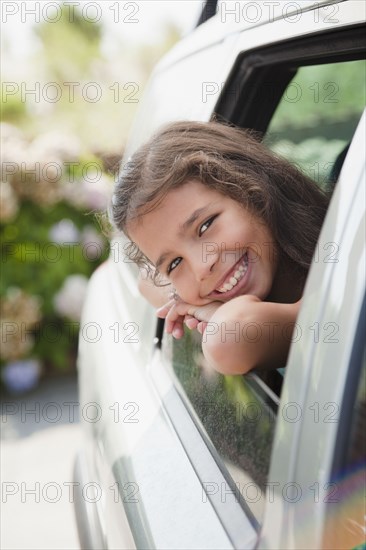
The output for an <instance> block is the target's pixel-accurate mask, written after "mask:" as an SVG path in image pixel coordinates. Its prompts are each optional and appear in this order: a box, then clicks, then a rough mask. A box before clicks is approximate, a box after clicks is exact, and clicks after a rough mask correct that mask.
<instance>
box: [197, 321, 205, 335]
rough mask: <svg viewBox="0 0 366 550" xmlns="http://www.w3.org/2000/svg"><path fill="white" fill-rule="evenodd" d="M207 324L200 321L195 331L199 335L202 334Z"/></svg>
mask: <svg viewBox="0 0 366 550" xmlns="http://www.w3.org/2000/svg"><path fill="white" fill-rule="evenodd" d="M206 327H207V323H206V321H200V322H199V323H198V325H197V330H198V332H199V333H200V334H203V333H204V332H205V330H206Z"/></svg>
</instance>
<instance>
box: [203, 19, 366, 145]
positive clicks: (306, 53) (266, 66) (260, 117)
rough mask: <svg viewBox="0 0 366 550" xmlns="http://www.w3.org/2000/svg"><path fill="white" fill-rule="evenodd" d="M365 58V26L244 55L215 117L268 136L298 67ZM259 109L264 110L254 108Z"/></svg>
mask: <svg viewBox="0 0 366 550" xmlns="http://www.w3.org/2000/svg"><path fill="white" fill-rule="evenodd" d="M326 38H327V40H325V39H326ZM365 54H366V33H365V25H364V24H362V25H351V26H349V27H346V28H344V29H337V30H334V31H327V32H322V33H316V34H310V35H307V36H305V37H301V38H297V39H291V40H284V41H282V42H277V43H276V44H273V45H270V46H265V47H262V48H256V49H254V50H250V51H246V52H243V53H242V54H239V56H238V57H237V59H236V61H235V63H234V65H233V68H232V70H231V72H230V74H229V77H228V80H227V82H226V83H225V86H224V87H223V89H222V92H221V94H220V97H219V99H218V101H217V103H216V106H215V109H214V113H213V117H214V118H216V119H217V120H220V119H222V120H225V121H228V122H231V123H233V124H235V125H236V126H240V127H242V128H251V129H253V130H256V131H257V132H259V133H261V134H263V135H264V134H265V132H266V131H267V129H268V126H269V124H270V122H271V118H272V116H273V114H274V112H275V110H276V108H277V106H278V105H279V103H280V100H281V98H282V96H283V94H284V92H285V90H286V87H287V86H288V84H289V83H290V81H291V80H292V79H293V78H294V76H295V75H296V73H297V70H298V68H300V67H304V66H308V65H321V64H326V63H340V62H343V61H356V60H359V59H364V57H365ZM256 105H260V109H258V110H256V109H253V107H255V106H256Z"/></svg>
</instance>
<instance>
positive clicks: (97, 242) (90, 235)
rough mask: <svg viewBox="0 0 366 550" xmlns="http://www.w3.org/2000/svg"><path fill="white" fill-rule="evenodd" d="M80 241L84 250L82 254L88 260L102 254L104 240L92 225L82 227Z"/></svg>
mask: <svg viewBox="0 0 366 550" xmlns="http://www.w3.org/2000/svg"><path fill="white" fill-rule="evenodd" d="M81 243H82V245H83V250H84V254H83V255H84V257H85V258H87V259H88V260H96V259H98V258H100V257H101V255H102V254H103V250H104V246H105V242H104V240H103V238H102V237H101V235H100V234H99V233H97V231H95V229H94V227H93V226H91V225H87V226H86V227H84V229H83V231H82V233H81Z"/></svg>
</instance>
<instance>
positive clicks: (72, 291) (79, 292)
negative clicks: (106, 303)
mask: <svg viewBox="0 0 366 550" xmlns="http://www.w3.org/2000/svg"><path fill="white" fill-rule="evenodd" d="M87 284H88V279H87V278H86V277H85V276H84V275H70V276H69V277H67V278H66V279H65V281H64V284H63V285H62V287H61V289H60V290H59V292H57V294H55V296H54V298H53V304H54V307H55V310H56V311H57V313H59V314H60V315H62V316H64V317H68V318H69V319H72V320H73V321H79V320H80V317H81V311H82V308H83V304H84V300H85V296H86V288H87Z"/></svg>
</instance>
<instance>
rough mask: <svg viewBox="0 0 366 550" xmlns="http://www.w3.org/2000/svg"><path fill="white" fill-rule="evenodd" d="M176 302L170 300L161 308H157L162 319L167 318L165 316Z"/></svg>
mask: <svg viewBox="0 0 366 550" xmlns="http://www.w3.org/2000/svg"><path fill="white" fill-rule="evenodd" d="M175 304H176V301H175V300H169V302H167V303H166V304H164V305H163V306H161V307H159V309H157V310H156V315H157V316H158V317H160V318H161V319H165V317H166V316H167V315H168V313H169V311H170V310H171V309H172V307H173V306H174V305H175Z"/></svg>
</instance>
